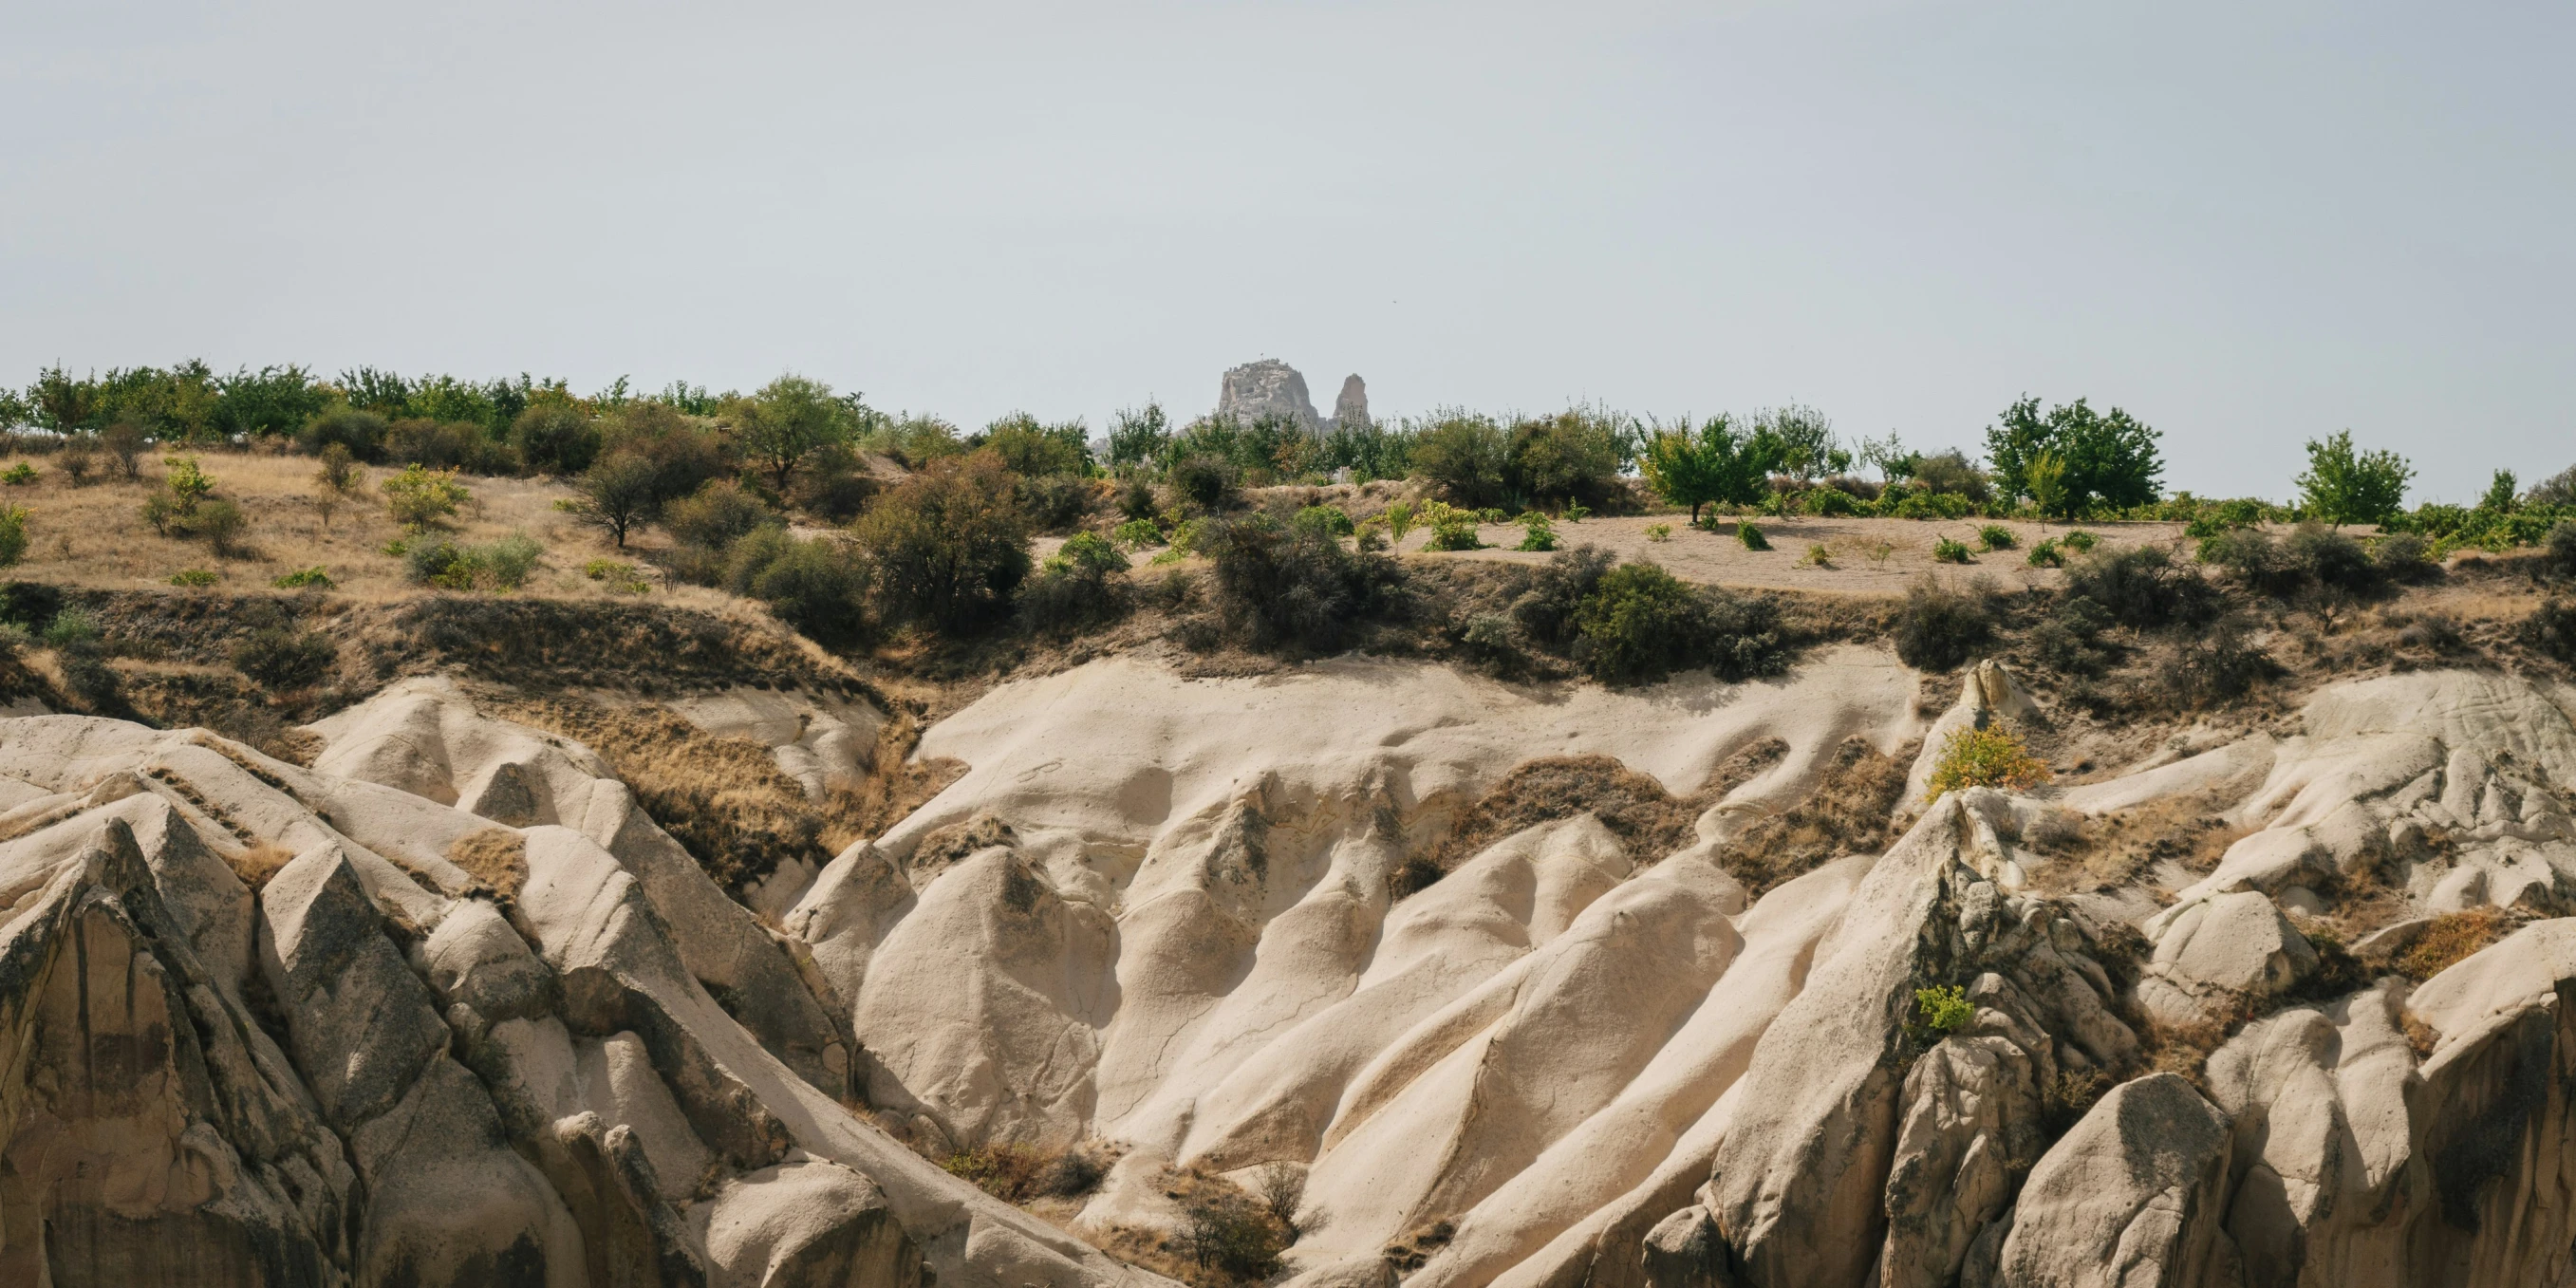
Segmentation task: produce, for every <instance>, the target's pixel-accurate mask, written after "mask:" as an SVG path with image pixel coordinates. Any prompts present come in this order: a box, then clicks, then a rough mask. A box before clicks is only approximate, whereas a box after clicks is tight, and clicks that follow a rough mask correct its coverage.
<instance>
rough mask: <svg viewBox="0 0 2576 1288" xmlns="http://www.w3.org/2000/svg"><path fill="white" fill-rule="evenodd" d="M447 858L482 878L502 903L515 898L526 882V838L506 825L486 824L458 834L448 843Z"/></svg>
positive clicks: (516, 900)
mask: <svg viewBox="0 0 2576 1288" xmlns="http://www.w3.org/2000/svg"><path fill="white" fill-rule="evenodd" d="M447 861H448V862H450V863H453V864H455V865H456V866H458V867H460V868H463V869H465V872H466V875H468V876H471V877H473V878H474V879H475V880H476V881H479V882H482V883H483V886H484V888H486V889H488V890H490V891H491V892H492V897H493V899H494V900H495V901H496V902H498V903H500V904H501V905H502V906H504V907H507V906H509V905H510V904H513V903H516V902H518V899H519V891H520V889H522V888H523V887H525V886H526V885H527V884H528V838H527V837H525V836H522V835H520V834H519V833H517V832H514V831H512V830H510V829H509V828H506V827H487V828H484V829H483V830H482V831H480V832H473V833H469V834H467V835H465V836H461V837H458V838H457V839H456V843H455V844H453V845H450V846H448V847H447Z"/></svg>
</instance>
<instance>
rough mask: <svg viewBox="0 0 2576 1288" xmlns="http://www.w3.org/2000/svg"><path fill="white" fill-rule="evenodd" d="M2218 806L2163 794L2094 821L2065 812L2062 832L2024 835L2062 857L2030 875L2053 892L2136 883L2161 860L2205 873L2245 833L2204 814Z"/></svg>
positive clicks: (2040, 886)
mask: <svg viewBox="0 0 2576 1288" xmlns="http://www.w3.org/2000/svg"><path fill="white" fill-rule="evenodd" d="M2216 804H2218V802H2216V801H2213V800H2209V799H2206V798H2203V797H2199V796H2167V797H2161V798H2159V799H2156V800H2153V801H2149V802H2147V803H2146V804H2144V805H2140V806H2138V807H2136V808H2134V809H2126V810H2121V811H2119V812H2117V813H2114V814H2107V815H2104V816H2102V817H2100V818H2096V819H2085V818H2081V817H2080V816H2068V824H2067V826H2066V827H2065V828H2064V830H2059V831H2052V832H2049V833H2047V834H2044V835H2040V836H2032V837H2025V838H2023V839H2024V841H2025V842H2026V843H2028V844H2030V845H2031V847H2032V848H2033V849H2036V850H2039V851H2040V852H2041V853H2044V854H2047V855H2049V856H2051V858H2052V859H2056V860H2060V861H2057V862H2051V863H2046V864H2042V865H2039V868H2038V870H2037V871H2036V872H2035V873H2033V874H2032V875H2033V879H2034V881H2035V888H2036V889H2037V890H2038V891H2039V892H2040V893H2043V894H2051V895H2062V894H2079V893H2086V892H2092V891H2101V892H2109V891H2112V890H2116V889H2119V888H2120V887H2122V886H2128V885H2134V884H2136V883H2137V882H2139V881H2141V880H2143V879H2145V878H2146V877H2147V875H2148V874H2149V873H2150V872H2152V871H2153V870H2154V869H2155V867H2156V865H2157V864H2159V863H2164V862H2171V863H2175V864H2178V865H2180V866H2181V867H2183V868H2185V869H2186V870H2189V871H2192V872H2208V871H2210V870H2212V869H2214V868H2216V867H2217V866H2218V860H2219V857H2220V856H2221V855H2224V854H2225V853H2227V847H2228V846H2231V845H2234V844H2235V843H2236V842H2237V840H2238V838H2240V837H2242V836H2244V835H2245V829H2243V828H2239V827H2233V826H2230V825H2229V824H2228V823H2227V821H2226V820H2225V819H2222V818H2220V817H2218V816H2217V815H2216V814H2213V813H2210V812H2208V811H2209V810H2210V808H2211V807H2212V806H2213V805H2216Z"/></svg>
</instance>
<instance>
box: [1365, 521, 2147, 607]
mask: <svg viewBox="0 0 2576 1288" xmlns="http://www.w3.org/2000/svg"><path fill="white" fill-rule="evenodd" d="M1754 522H1755V523H1756V524H1757V525H1759V526H1760V527H1761V529H1762V534H1763V535H1764V536H1765V537H1767V538H1769V539H1770V543H1771V548H1770V549H1768V550H1747V549H1745V548H1744V546H1743V543H1741V542H1739V541H1737V540H1736V539H1735V522H1734V521H1733V520H1732V519H1729V520H1726V521H1724V522H1723V523H1722V525H1721V526H1720V528H1719V530H1718V531H1715V532H1707V531H1701V530H1698V529H1694V528H1691V527H1690V526H1688V524H1689V516H1688V514H1687V512H1682V513H1681V514H1680V516H1679V517H1676V515H1675V514H1674V513H1669V512H1668V513H1659V514H1646V515H1625V516H1617V517H1594V518H1589V519H1585V520H1584V521H1583V522H1581V523H1560V524H1559V525H1558V526H1557V530H1556V536H1557V541H1558V542H1559V543H1560V544H1561V545H1563V546H1565V547H1568V548H1571V547H1574V546H1580V545H1595V546H1599V547H1601V548H1602V549H1604V550H1608V551H1610V552H1611V553H1613V554H1615V555H1617V556H1619V557H1620V558H1621V559H1623V560H1627V559H1647V560H1652V561H1654V562H1655V563H1659V564H1662V565H1663V566H1664V567H1665V569H1666V570H1668V571H1670V572H1671V573H1672V574H1673V575H1674V576H1676V577H1679V578H1681V579H1682V580H1684V581H1696V582H1706V583H1710V584H1717V585H1727V586H1765V587H1772V588H1776V589H1782V590H1811V591H1821V592H1825V593H1829V594H1845V595H1852V594H1856V595H1872V596H1878V595H1901V594H1903V593H1904V592H1905V589H1906V587H1907V586H1908V585H1910V584H1912V583H1913V582H1915V581H1917V580H1920V579H1921V578H1922V577H1923V576H1924V575H1925V574H1926V573H1933V574H1937V575H1938V576H1939V577H1940V578H1941V579H1942V580H1944V581H1948V580H1954V579H1956V580H1964V579H1966V578H1968V577H1970V576H1974V575H1976V574H1977V573H1979V572H1984V573H1988V574H1991V575H1995V576H1997V577H2000V578H2001V579H2002V580H2004V581H2005V583H2006V584H2007V585H2009V586H2056V585H2059V584H2061V583H2062V582H2063V581H2064V580H2065V577H2066V574H2065V573H2064V572H2062V571H2060V570H2058V569H2055V568H2033V567H2030V566H2029V564H2028V562H2027V558H2028V550H2029V547H2031V546H2032V545H2035V544H2037V543H2038V541H2039V540H2040V539H2041V538H2042V537H2049V536H2062V535H2064V534H2065V532H2066V531H2067V529H2066V525H2063V524H2048V525H2041V524H2037V523H2025V522H2021V521H2018V520H1996V519H1977V518H1969V519H1955V520H1935V519H1875V518H1871V519H1862V518H1848V519H1814V518H1794V519H1769V518H1756V519H1755V520H1754ZM1656 524H1668V525H1670V526H1671V528H1672V535H1671V539H1670V540H1666V541H1653V540H1650V539H1649V538H1648V537H1647V535H1646V529H1647V528H1649V527H1651V526H1653V525H1656ZM1989 526H2001V527H2005V528H2010V529H2012V531H2013V534H2014V536H2015V537H2016V538H2017V539H2018V541H2019V546H2018V547H2017V548H2015V549H2011V550H1999V551H1996V552H1994V553H1992V554H1983V555H1978V556H1975V558H1976V560H1977V562H1975V563H1973V564H1970V565H1968V566H1966V567H1960V566H1957V565H1952V564H1943V563H1940V562H1937V561H1936V560H1934V559H1933V557H1932V547H1933V545H1934V543H1936V542H1938V541H1940V540H1941V539H1942V538H1944V537H1947V538H1950V539H1952V540H1955V541H1960V542H1965V543H1967V544H1968V545H1970V546H1974V545H1975V544H1976V542H1977V532H1978V530H1979V529H1981V528H1985V527H1989ZM2080 526H2082V527H2083V528H2084V530H2085V531H2087V532H2090V533H2092V534H2094V535H2095V536H2096V537H2098V538H2100V539H2101V543H2102V544H2103V545H2105V546H2133V545H2160V544H2164V543H2167V542H2171V541H2174V540H2176V539H2178V538H2179V537H2180V536H2181V533H2182V528H2183V525H2181V524H2179V523H2087V524H2083V525H2080ZM1477 535H1478V537H1479V538H1480V539H1482V540H1483V541H1484V542H1485V543H1486V544H1487V546H1488V548H1487V549H1483V550H1471V551H1461V552H1456V553H1447V554H1435V553H1430V552H1428V551H1425V550H1424V549H1423V546H1424V544H1425V543H1426V542H1428V541H1429V540H1430V534H1429V533H1428V532H1427V531H1419V530H1417V531H1415V532H1411V533H1407V534H1406V535H1405V539H1404V540H1403V541H1401V542H1398V543H1397V548H1398V549H1400V550H1402V551H1405V552H1407V553H1414V554H1420V555H1422V557H1423V558H1425V559H1428V560H1435V561H1444V562H1445V561H1452V560H1498V561H1502V562H1509V563H1539V562H1543V561H1544V560H1546V559H1547V557H1548V556H1546V555H1543V554H1527V553H1523V552H1520V551H1515V550H1512V549H1509V547H1510V546H1512V545H1513V544H1515V543H1517V542H1518V541H1519V540H1520V537H1521V530H1520V527H1519V525H1517V524H1490V523H1489V524H1486V525H1484V526H1482V527H1480V528H1478V529H1477ZM1810 546H1822V547H1823V548H1824V550H1825V557H1826V558H1827V559H1828V560H1830V562H1829V563H1826V564H1821V565H1820V564H1815V563H1810V562H1808V561H1807V559H1806V558H1805V554H1804V552H1805V551H1806V550H1807V548H1808V547H1810Z"/></svg>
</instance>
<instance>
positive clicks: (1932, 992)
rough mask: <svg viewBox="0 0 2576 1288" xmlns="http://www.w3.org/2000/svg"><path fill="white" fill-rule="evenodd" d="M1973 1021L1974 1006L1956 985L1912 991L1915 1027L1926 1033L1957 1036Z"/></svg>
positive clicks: (1975, 1007)
mask: <svg viewBox="0 0 2576 1288" xmlns="http://www.w3.org/2000/svg"><path fill="white" fill-rule="evenodd" d="M1975 1018H1977V1006H1976V1003H1974V1002H1971V1001H1969V1000H1968V995H1967V994H1966V993H1965V992H1963V991H1962V990H1961V989H1960V988H1959V986H1958V985H1956V984H1945V985H1939V986H1935V987H1932V988H1918V989H1916V990H1914V1024H1915V1027H1916V1028H1918V1029H1921V1030H1922V1031H1924V1032H1926V1033H1933V1034H1943V1035H1947V1034H1951V1033H1956V1032H1958V1031H1959V1030H1961V1029H1963V1028H1966V1027H1968V1021H1970V1020H1973V1019H1975Z"/></svg>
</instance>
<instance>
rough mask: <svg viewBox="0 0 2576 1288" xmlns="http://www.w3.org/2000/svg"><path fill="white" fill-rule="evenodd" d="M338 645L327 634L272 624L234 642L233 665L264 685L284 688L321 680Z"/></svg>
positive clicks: (336, 655) (309, 685)
mask: <svg viewBox="0 0 2576 1288" xmlns="http://www.w3.org/2000/svg"><path fill="white" fill-rule="evenodd" d="M339 659H340V647H339V645H337V644H334V643H332V642H331V639H330V637H329V636H327V635H322V634H318V633H316V632H312V631H294V630H288V629H286V628H285V627H281V626H272V627H268V628H266V629H263V630H258V631H253V632H251V634H250V636H249V637H248V638H247V639H244V640H242V641H241V642H240V643H238V644H236V645H234V646H233V654H232V661H233V669H235V670H237V671H240V672H241V673H242V674H244V675H247V676H249V677H250V678H251V680H252V681H253V682H254V683H256V684H258V685H259V686H260V687H261V688H263V689H269V690H272V691H277V692H287V691H292V690H296V689H309V688H312V687H313V686H314V685H316V684H319V683H321V682H322V677H323V676H324V675H326V674H328V673H329V672H330V670H331V664H332V663H334V662H336V661H338V660H339Z"/></svg>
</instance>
